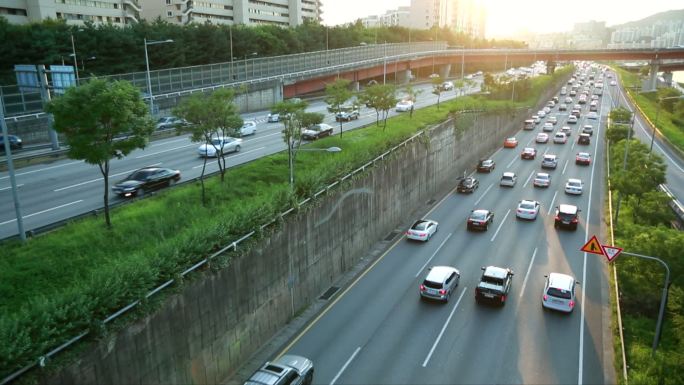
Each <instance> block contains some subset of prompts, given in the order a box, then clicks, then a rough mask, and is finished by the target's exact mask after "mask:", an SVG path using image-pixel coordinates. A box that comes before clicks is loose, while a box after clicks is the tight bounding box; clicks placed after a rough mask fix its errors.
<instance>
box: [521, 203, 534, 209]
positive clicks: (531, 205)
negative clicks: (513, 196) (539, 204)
mask: <svg viewBox="0 0 684 385" xmlns="http://www.w3.org/2000/svg"><path fill="white" fill-rule="evenodd" d="M520 208H523V209H525V210H534V203H529V202H526V203H521V204H520Z"/></svg>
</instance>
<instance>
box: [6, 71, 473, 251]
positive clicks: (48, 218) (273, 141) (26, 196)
mask: <svg viewBox="0 0 684 385" xmlns="http://www.w3.org/2000/svg"><path fill="white" fill-rule="evenodd" d="M479 81H481V79H479ZM416 89H420V90H422V93H421V94H420V95H419V96H418V98H417V103H416V108H420V107H424V106H428V105H432V104H435V103H436V101H437V97H436V95H433V94H432V93H431V92H430V90H431V86H430V85H429V84H423V85H418V86H416ZM478 91H479V83H478V84H477V85H476V86H473V87H472V88H470V89H469V90H468V91H467V92H468V93H473V92H478ZM455 97H457V91H448V92H443V93H442V95H441V100H442V101H444V100H449V99H453V98H455ZM307 111H310V112H322V113H325V114H326V118H325V122H326V123H329V124H331V125H332V126H333V127H334V128H335V133H336V134H339V123H336V122H335V121H334V116H333V114H330V113H328V112H327V105H326V104H325V103H324V102H322V101H313V102H312V103H311V104H310V106H309V108H308V109H307ZM361 112H362V114H361V118H360V119H358V120H356V121H352V122H345V123H344V124H343V130H345V131H346V130H352V129H355V128H358V127H362V126H366V125H368V124H374V123H375V117H376V114H375V110H373V109H369V108H363V109H362V111H361ZM267 113H268V111H260V112H255V113H250V114H245V115H243V119H244V120H255V121H256V122H257V133H256V135H253V136H248V137H245V138H243V140H244V143H243V146H242V149H241V151H240V152H238V153H232V154H229V155H228V156H227V157H226V159H227V164H228V167H231V166H234V165H237V164H241V163H245V162H249V161H251V160H254V159H257V158H259V157H262V156H265V155H269V154H273V153H276V152H279V151H283V150H285V149H286V145H285V143H284V141H283V139H282V133H281V131H282V129H283V125H282V123H267V122H266V115H267ZM395 114H396V112H394V110H392V111H391V113H390V116H393V115H395ZM199 145H200V143H193V142H191V141H190V138H189V135H181V136H176V137H172V138H168V139H163V140H157V141H154V142H151V143H150V144H149V146H148V147H146V148H145V149H142V150H136V151H133V152H132V153H131V154H129V155H128V156H127V157H125V158H123V159H120V160H117V159H114V160H112V162H111V171H110V186H111V184H113V183H115V182H117V181H118V180H121V179H124V178H125V177H126V176H128V175H129V174H130V173H131V172H133V171H135V170H137V169H139V168H141V167H146V166H153V165H154V166H162V167H169V168H173V169H178V170H180V171H181V176H182V180H188V179H192V178H195V177H198V176H200V174H201V170H202V164H203V159H201V158H199V157H198V156H197V153H196V149H197V147H199ZM217 170H218V166H217V165H216V161H215V159H213V158H212V159H209V160H208V161H207V171H206V172H207V173H210V172H214V171H217ZM16 180H17V186H18V189H17V190H18V193H19V197H20V203H21V207H22V213H23V217H24V229H25V230H26V231H28V230H31V229H34V228H37V227H41V226H45V225H48V224H51V223H54V222H57V221H60V220H64V219H68V218H71V217H73V216H76V215H79V214H83V213H88V212H90V211H93V210H96V209H100V208H102V206H103V205H102V196H103V186H104V184H103V180H102V175H101V174H100V171H99V169H98V168H97V167H96V166H92V165H88V164H85V163H84V162H82V161H76V160H71V159H65V160H60V161H56V162H53V163H50V164H44V165H35V166H29V167H25V168H21V169H19V170H17V171H16ZM120 199H121V198H119V197H117V196H116V195H115V194H110V201H111V202H116V201H119V200H120ZM16 234H17V223H16V215H15V210H14V205H13V200H12V193H11V189H10V181H9V176H8V173H7V172H2V173H0V239H4V238H7V237H10V236H13V235H16Z"/></svg>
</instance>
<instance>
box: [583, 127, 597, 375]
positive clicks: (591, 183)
mask: <svg viewBox="0 0 684 385" xmlns="http://www.w3.org/2000/svg"><path fill="white" fill-rule="evenodd" d="M596 131H597V132H596V134H597V138H600V137H601V120H600V119H599V124H598V125H597V127H596ZM597 153H598V143H596V146H595V147H594V159H596V154H597ZM595 170H596V162H593V163H592V164H591V177H590V179H589V204H588V205H587V222H586V226H584V243H587V240H588V239H589V222H590V218H591V195H592V192H593V190H594V171H595ZM581 282H582V286H583V287H582V304H581V305H580V338H579V358H578V361H579V369H578V372H577V385H582V376H583V370H584V304H585V303H586V293H587V290H586V287H587V252H586V251H585V252H584V258H583V261H582V281H581Z"/></svg>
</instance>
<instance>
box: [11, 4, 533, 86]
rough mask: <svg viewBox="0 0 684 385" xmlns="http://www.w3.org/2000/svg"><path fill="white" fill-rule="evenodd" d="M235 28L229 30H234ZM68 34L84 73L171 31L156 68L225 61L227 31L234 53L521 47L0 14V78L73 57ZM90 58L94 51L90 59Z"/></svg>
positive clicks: (422, 35)
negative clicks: (21, 20) (425, 44)
mask: <svg viewBox="0 0 684 385" xmlns="http://www.w3.org/2000/svg"><path fill="white" fill-rule="evenodd" d="M231 29H232V30H231ZM71 34H73V36H74V41H75V47H76V53H77V58H78V59H79V65H82V63H81V60H82V59H85V62H84V63H83V66H84V67H85V69H84V70H83V72H84V73H82V76H83V77H87V76H90V75H91V74H94V75H98V76H104V75H112V74H121V73H128V72H136V71H144V70H145V53H144V44H143V39H144V38H147V39H148V40H166V39H173V41H174V43H173V44H165V45H163V46H159V47H155V48H153V49H149V50H148V51H149V52H148V53H149V57H150V62H151V63H154V68H155V69H164V68H174V67H185V66H194V65H203V64H210V63H222V62H229V61H230V55H231V49H230V40H231V39H230V37H231V34H232V41H233V51H232V55H233V56H234V57H235V60H239V59H240V58H244V57H245V55H251V54H252V53H255V52H256V53H257V54H258V56H259V57H265V56H277V55H289V54H295V53H301V52H311V51H321V50H325V49H326V35H327V47H328V48H329V49H336V48H345V47H354V46H358V45H359V44H361V43H365V44H373V43H380V44H381V43H384V42H387V43H402V42H408V41H409V35H410V41H411V42H421V41H431V40H435V39H436V40H438V41H446V42H447V44H449V45H464V46H467V47H468V48H491V47H495V46H496V47H499V48H522V47H523V44H522V43H520V42H514V41H496V40H481V39H473V38H472V37H470V36H468V35H466V34H462V33H456V32H453V31H451V30H449V29H446V28H444V29H432V30H410V31H409V29H408V28H403V27H377V28H365V27H363V25H362V24H361V23H354V24H347V25H340V26H334V27H327V28H326V27H325V26H323V25H320V24H317V23H310V22H307V23H304V24H302V25H300V26H297V27H292V28H282V27H280V26H275V25H259V26H251V27H247V26H244V25H236V26H233V27H232V28H231V27H229V26H227V25H214V24H209V23H207V24H190V25H184V26H181V25H176V24H169V23H167V22H164V21H161V20H156V21H153V22H146V21H143V22H140V23H135V24H131V25H128V26H126V27H116V26H114V25H107V24H102V25H94V24H91V23H87V24H86V25H85V26H82V27H79V26H74V25H71V26H68V25H66V22H64V21H54V20H48V21H44V22H41V23H32V24H28V25H14V24H10V23H9V22H7V20H6V19H5V18H3V17H1V16H0V41H2V44H0V83H2V84H14V83H16V79H15V76H14V73H13V68H14V65H15V64H46V65H49V64H61V63H63V62H64V63H66V64H67V65H71V63H73V58H71V57H69V54H70V53H71V52H72V47H71ZM90 58H95V59H93V60H89V59H90Z"/></svg>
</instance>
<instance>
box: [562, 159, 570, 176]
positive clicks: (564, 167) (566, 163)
mask: <svg viewBox="0 0 684 385" xmlns="http://www.w3.org/2000/svg"><path fill="white" fill-rule="evenodd" d="M568 162H569V160H567V159H566V160H565V165H564V166H563V172H561V174H565V169H567V168H568Z"/></svg>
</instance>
